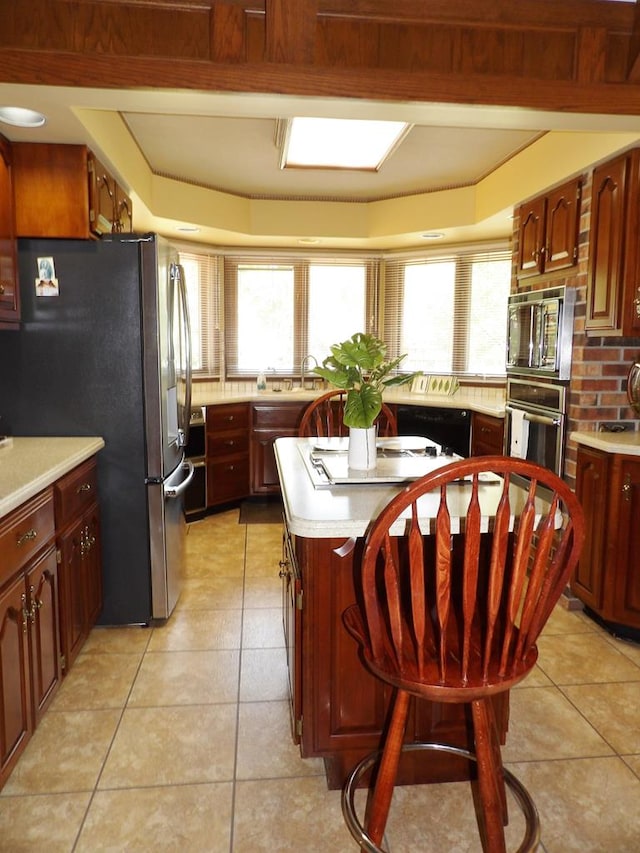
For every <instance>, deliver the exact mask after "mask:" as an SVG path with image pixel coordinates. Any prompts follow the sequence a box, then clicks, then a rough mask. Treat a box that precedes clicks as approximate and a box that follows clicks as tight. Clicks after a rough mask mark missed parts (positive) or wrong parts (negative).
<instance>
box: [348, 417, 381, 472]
mask: <svg viewBox="0 0 640 853" xmlns="http://www.w3.org/2000/svg"><path fill="white" fill-rule="evenodd" d="M377 435H378V430H377V428H376V427H375V426H372V427H367V428H365V429H359V428H358V427H349V453H348V456H347V459H348V463H349V468H355V469H356V470H357V471H371V470H372V469H373V468H375V467H376V438H377Z"/></svg>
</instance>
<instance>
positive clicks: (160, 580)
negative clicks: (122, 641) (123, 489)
mask: <svg viewBox="0 0 640 853" xmlns="http://www.w3.org/2000/svg"><path fill="white" fill-rule="evenodd" d="M193 476H194V468H193V464H192V463H191V461H190V460H186V461H182V462H180V464H179V465H178V467H177V468H176V469H175V471H172V472H171V474H170V475H169V477H167V479H166V480H165V481H164V483H153V484H151V485H149V486H148V494H149V529H150V545H151V608H152V613H151V615H152V618H153V619H167V618H168V617H169V616H170V615H171V613H172V611H173V608H174V607H175V606H176V602H177V601H178V598H179V596H180V590H181V587H182V574H183V567H184V559H185V553H184V552H185V535H186V522H185V518H184V509H183V495H184V493H185V491H186V490H187V488H188V486H189V484H190V483H191V481H192V479H193Z"/></svg>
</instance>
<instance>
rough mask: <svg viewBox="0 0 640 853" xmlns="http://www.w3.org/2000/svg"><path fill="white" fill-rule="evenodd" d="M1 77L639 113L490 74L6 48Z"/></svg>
mask: <svg viewBox="0 0 640 853" xmlns="http://www.w3.org/2000/svg"><path fill="white" fill-rule="evenodd" d="M0 68H1V69H2V73H1V79H2V80H4V81H6V82H11V83H25V84H41V85H43V84H44V85H53V86H88V87H96V88H118V89H131V88H138V87H139V88H145V87H148V88H160V89H164V88H167V89H185V90H188V89H196V90H200V91H214V92H215V91H218V92H230V93H231V92H252V93H274V94H286V95H302V96H310V97H313V96H319V97H337V98H367V99H373V100H408V101H417V102H436V103H454V104H479V105H480V104H486V105H492V106H516V107H518V106H519V107H524V108H528V109H540V110H554V111H564V112H583V113H602V114H620V115H638V114H640V85H636V84H631V83H617V84H610V83H607V84H605V83H578V82H574V81H558V80H536V81H535V83H533V82H532V81H531V79H529V78H526V77H524V78H516V77H512V78H508V79H507V78H505V77H502V76H498V75H491V74H437V73H426V72H412V73H406V72H402V71H393V70H391V71H390V70H385V69H379V68H378V69H358V70H357V71H354V70H353V69H349V68H314V67H309V66H307V65H291V64H289V65H285V64H283V63H234V64H232V63H221V64H215V63H211V62H199V61H190V60H180V59H177V60H174V61H173V62H170V63H169V62H167V61H166V60H165V59H164V58H161V59H158V58H154V57H137V58H130V57H124V58H117V57H111V56H99V55H96V56H92V57H88V56H84V55H77V54H69V53H56V52H48V53H39V52H32V51H24V50H17V51H16V50H9V49H0Z"/></svg>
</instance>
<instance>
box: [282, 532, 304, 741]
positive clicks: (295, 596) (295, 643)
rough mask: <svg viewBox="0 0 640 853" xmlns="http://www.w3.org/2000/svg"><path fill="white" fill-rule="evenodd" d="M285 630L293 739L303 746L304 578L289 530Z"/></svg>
mask: <svg viewBox="0 0 640 853" xmlns="http://www.w3.org/2000/svg"><path fill="white" fill-rule="evenodd" d="M280 578H281V580H282V629H283V632H284V646H285V649H286V652H287V672H288V676H289V710H290V719H291V737H292V739H293V742H294V743H300V735H301V734H302V609H303V607H302V602H303V591H302V578H301V576H300V570H299V569H298V561H297V559H296V554H295V545H294V541H293V537H292V536H291V535H290V534H289V533H288V531H287V529H286V527H285V528H284V530H283V535H282V560H281V561H280Z"/></svg>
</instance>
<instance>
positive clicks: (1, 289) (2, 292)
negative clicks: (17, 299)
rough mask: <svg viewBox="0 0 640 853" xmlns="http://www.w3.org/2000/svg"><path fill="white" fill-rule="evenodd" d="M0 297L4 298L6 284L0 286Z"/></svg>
mask: <svg viewBox="0 0 640 853" xmlns="http://www.w3.org/2000/svg"><path fill="white" fill-rule="evenodd" d="M0 296H4V284H0Z"/></svg>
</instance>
